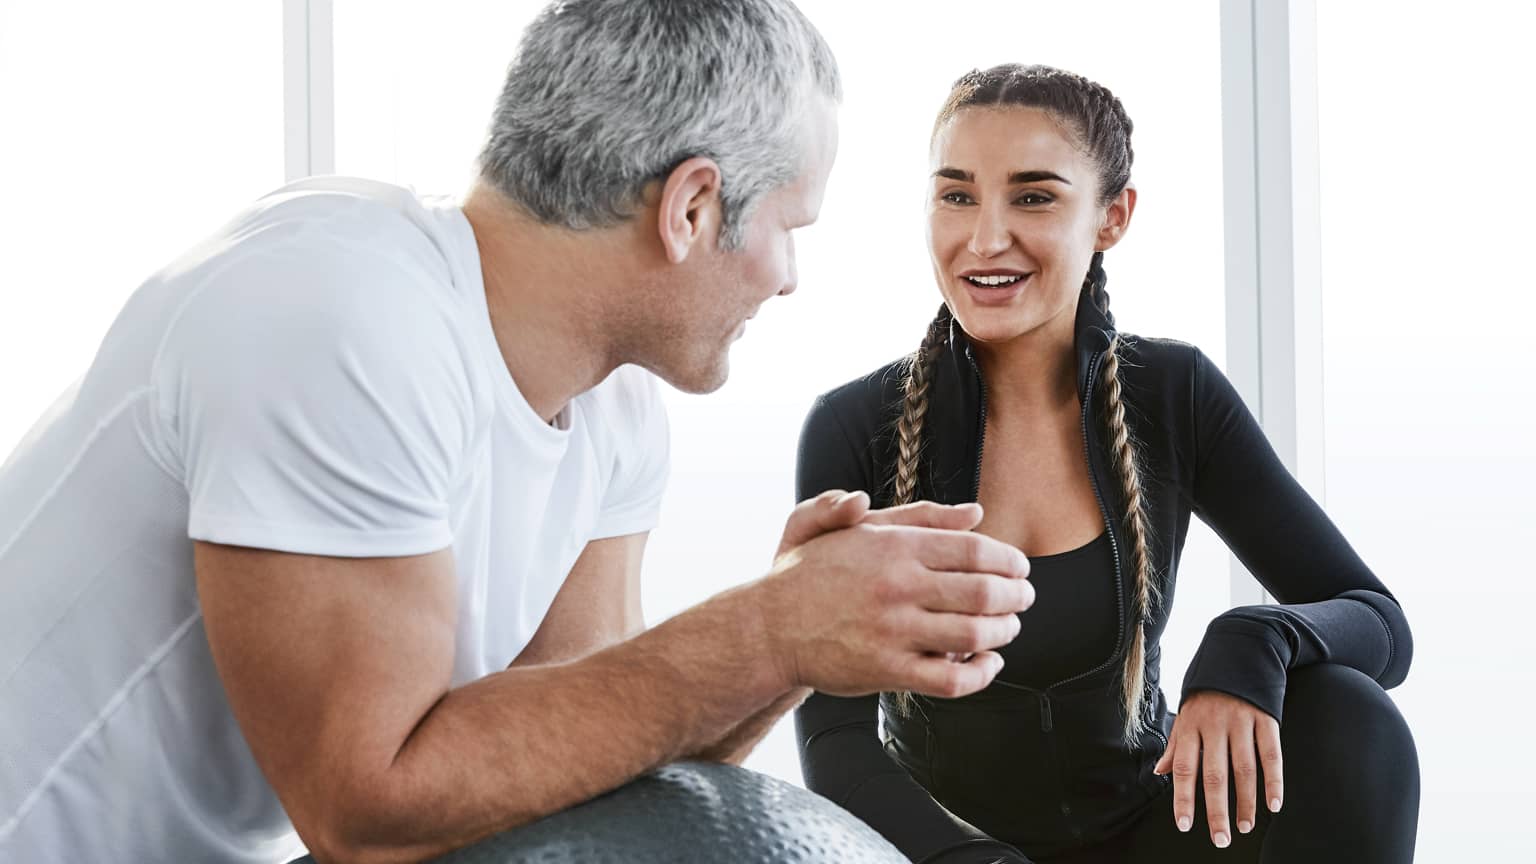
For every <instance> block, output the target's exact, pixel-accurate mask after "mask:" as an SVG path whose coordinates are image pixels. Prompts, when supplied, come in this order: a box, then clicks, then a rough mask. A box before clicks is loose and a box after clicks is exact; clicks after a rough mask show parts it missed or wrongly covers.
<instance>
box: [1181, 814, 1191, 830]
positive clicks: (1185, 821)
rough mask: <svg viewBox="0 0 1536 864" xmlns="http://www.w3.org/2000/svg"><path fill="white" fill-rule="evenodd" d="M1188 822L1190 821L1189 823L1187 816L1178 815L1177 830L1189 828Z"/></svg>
mask: <svg viewBox="0 0 1536 864" xmlns="http://www.w3.org/2000/svg"><path fill="white" fill-rule="evenodd" d="M1189 824H1190V823H1189V817H1188V816H1180V817H1179V830H1180V831H1188V830H1189Z"/></svg>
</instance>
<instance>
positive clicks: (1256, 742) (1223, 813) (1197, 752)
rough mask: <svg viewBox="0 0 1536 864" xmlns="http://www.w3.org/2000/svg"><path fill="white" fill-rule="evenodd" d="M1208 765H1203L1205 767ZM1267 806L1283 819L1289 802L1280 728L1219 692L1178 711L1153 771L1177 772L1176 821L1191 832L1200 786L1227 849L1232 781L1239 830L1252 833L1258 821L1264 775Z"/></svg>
mask: <svg viewBox="0 0 1536 864" xmlns="http://www.w3.org/2000/svg"><path fill="white" fill-rule="evenodd" d="M1202 763H1203V764H1202ZM1260 769H1262V771H1263V775H1264V789H1263V792H1264V801H1265V802H1267V804H1268V806H1269V809H1270V812H1274V813H1278V812H1279V811H1280V803H1281V801H1282V800H1283V798H1284V787H1285V783H1284V776H1283V773H1282V768H1281V757H1280V724H1279V723H1278V722H1276V721H1275V718H1273V717H1271V716H1269V715H1268V714H1266V713H1264V712H1263V711H1261V710H1259V709H1258V708H1256V707H1254V706H1253V705H1252V704H1250V703H1248V702H1245V701H1244V700H1242V699H1239V698H1237V697H1236V696H1229V695H1227V694H1226V693H1220V692H1217V691H1215V690H1202V691H1200V692H1197V693H1194V694H1191V695H1190V696H1189V698H1187V699H1185V700H1184V703H1183V704H1182V705H1180V706H1179V713H1178V715H1177V717H1176V718H1175V719H1174V721H1173V734H1171V735H1169V736H1168V749H1166V750H1164V751H1163V757H1162V758H1161V759H1159V760H1157V765H1156V767H1154V768H1153V769H1152V770H1153V771H1155V772H1156V773H1158V774H1167V773H1168V772H1170V771H1172V772H1173V818H1174V821H1175V822H1177V823H1178V826H1179V830H1180V831H1188V830H1189V829H1190V827H1191V826H1192V825H1193V824H1194V818H1195V789H1196V787H1195V784H1196V783H1197V782H1203V785H1204V786H1205V816H1206V822H1207V824H1208V825H1209V827H1210V832H1211V842H1212V843H1215V844H1216V845H1217V846H1221V847H1225V846H1227V845H1229V844H1230V843H1231V838H1232V835H1231V834H1230V833H1229V831H1230V829H1229V828H1228V827H1227V826H1228V821H1227V780H1228V777H1229V776H1230V777H1231V778H1232V780H1233V782H1234V784H1235V785H1234V792H1235V793H1236V799H1237V830H1238V831H1240V832H1242V833H1244V834H1246V833H1248V832H1249V831H1252V830H1253V826H1254V823H1255V820H1256V817H1257V812H1256V808H1257V805H1256V799H1257V793H1258V791H1259V789H1258V779H1259V771H1260Z"/></svg>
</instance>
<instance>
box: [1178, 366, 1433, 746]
mask: <svg viewBox="0 0 1536 864" xmlns="http://www.w3.org/2000/svg"><path fill="white" fill-rule="evenodd" d="M1191 375H1192V390H1193V393H1194V399H1193V412H1194V416H1193V417H1192V418H1191V420H1192V422H1193V429H1194V436H1195V440H1194V462H1195V465H1194V480H1193V485H1192V489H1191V497H1192V499H1193V500H1192V504H1193V508H1194V512H1195V513H1196V514H1197V515H1199V516H1200V518H1201V519H1202V520H1204V521H1205V522H1206V524H1208V525H1210V526H1211V527H1212V528H1213V529H1214V530H1215V531H1216V533H1217V534H1218V535H1220V536H1221V538H1222V540H1224V541H1225V542H1226V544H1227V546H1228V547H1229V548H1230V549H1231V550H1232V552H1233V553H1234V554H1236V555H1237V557H1238V559H1239V560H1240V561H1242V562H1243V564H1244V566H1246V567H1247V568H1248V570H1249V571H1250V572H1251V573H1253V574H1254V576H1255V577H1256V578H1257V579H1258V580H1259V582H1260V584H1262V585H1263V586H1264V589H1265V590H1266V591H1268V592H1269V593H1270V595H1271V596H1273V597H1274V598H1275V599H1277V600H1279V601H1280V603H1279V604H1278V605H1262V606H1240V607H1238V608H1235V609H1231V610H1229V611H1227V612H1225V613H1223V614H1222V615H1220V616H1218V617H1217V618H1216V620H1214V621H1212V622H1211V624H1210V627H1209V628H1208V629H1207V630H1206V634H1205V638H1204V640H1203V641H1202V642H1201V644H1200V647H1199V650H1197V651H1196V652H1195V657H1194V659H1193V660H1192V661H1191V662H1190V665H1189V670H1188V672H1187V673H1186V674H1185V676H1184V694H1185V696H1188V695H1189V694H1190V693H1192V692H1194V691H1197V690H1219V691H1221V692H1224V693H1229V694H1231V695H1233V696H1237V697H1239V698H1241V699H1245V700H1247V701H1249V702H1251V703H1253V704H1254V705H1256V706H1258V707H1259V708H1261V709H1263V710H1264V711H1265V712H1267V713H1269V714H1270V715H1272V716H1273V717H1274V718H1275V719H1277V720H1279V719H1281V718H1280V714H1281V707H1282V705H1283V704H1284V702H1285V682H1286V675H1287V673H1288V672H1289V670H1291V669H1296V668H1299V667H1302V666H1307V665H1310V664H1313V663H1338V664H1341V665H1344V666H1349V667H1352V668H1354V669H1358V670H1360V671H1361V672H1364V673H1365V674H1367V675H1369V676H1371V677H1372V678H1373V679H1375V680H1376V681H1377V683H1379V684H1381V686H1382V687H1384V688H1390V687H1395V686H1397V685H1398V684H1401V683H1402V681H1403V679H1404V678H1405V677H1406V676H1407V674H1408V666H1409V664H1410V663H1411V661H1412V659H1413V637H1412V635H1411V634H1410V632H1409V630H1408V620H1407V618H1405V617H1404V615H1403V610H1402V608H1401V606H1399V605H1398V602H1397V600H1396V599H1395V598H1394V597H1393V596H1392V594H1391V593H1390V592H1388V591H1387V589H1386V586H1384V585H1383V584H1382V583H1381V581H1380V580H1379V579H1377V578H1376V576H1375V575H1374V574H1373V573H1372V572H1371V571H1370V569H1369V568H1367V567H1366V566H1365V563H1364V562H1363V561H1361V560H1360V556H1359V555H1357V554H1356V553H1355V551H1354V549H1352V548H1350V545H1349V543H1348V542H1347V541H1346V540H1345V539H1344V536H1343V535H1342V534H1341V533H1339V529H1338V528H1337V527H1336V526H1335V525H1334V524H1333V522H1332V520H1330V519H1329V518H1328V516H1327V514H1325V513H1324V512H1323V510H1322V508H1321V507H1319V506H1318V505H1317V502H1316V501H1313V500H1312V497H1311V496H1310V495H1308V494H1307V492H1306V490H1304V489H1303V488H1302V487H1301V484H1299V483H1298V482H1296V480H1295V478H1294V477H1292V476H1291V473H1290V472H1289V471H1288V470H1286V468H1285V466H1284V465H1283V464H1282V463H1281V461H1280V458H1279V457H1278V456H1277V455H1276V454H1275V451H1274V448H1273V447H1271V446H1270V444H1269V441H1268V440H1267V439H1266V438H1265V437H1264V433H1263V431H1262V430H1261V429H1260V428H1259V424H1258V422H1257V421H1256V420H1255V419H1254V417H1253V414H1252V413H1251V412H1249V410H1248V408H1247V406H1246V405H1245V404H1244V403H1243V400H1242V397H1240V396H1239V395H1238V393H1237V391H1236V390H1235V389H1234V388H1233V387H1232V384H1231V382H1229V381H1228V380H1227V378H1226V376H1225V375H1223V374H1222V372H1221V370H1220V369H1219V368H1217V366H1216V364H1215V363H1213V362H1212V361H1211V360H1210V358H1208V357H1206V356H1205V354H1203V353H1201V352H1200V351H1199V349H1195V357H1194V367H1193V371H1192V372H1191Z"/></svg>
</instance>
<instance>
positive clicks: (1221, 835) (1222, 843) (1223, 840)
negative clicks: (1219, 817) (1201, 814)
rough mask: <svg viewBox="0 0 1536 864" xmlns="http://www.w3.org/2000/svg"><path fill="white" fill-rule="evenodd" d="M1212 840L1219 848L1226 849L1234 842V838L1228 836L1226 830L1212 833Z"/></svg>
mask: <svg viewBox="0 0 1536 864" xmlns="http://www.w3.org/2000/svg"><path fill="white" fill-rule="evenodd" d="M1211 842H1213V843H1215V844H1216V848H1217V849H1225V848H1227V846H1228V845H1230V844H1231V843H1232V840H1231V838H1229V837H1227V834H1226V832H1225V831H1217V832H1216V833H1215V834H1213V835H1211Z"/></svg>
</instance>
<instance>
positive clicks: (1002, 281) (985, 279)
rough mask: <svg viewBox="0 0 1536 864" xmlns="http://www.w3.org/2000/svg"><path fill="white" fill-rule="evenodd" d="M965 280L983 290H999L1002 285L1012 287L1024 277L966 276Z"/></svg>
mask: <svg viewBox="0 0 1536 864" xmlns="http://www.w3.org/2000/svg"><path fill="white" fill-rule="evenodd" d="M963 278H964V279H965V280H966V281H968V282H970V283H971V284H972V285H979V286H981V287H983V288H997V287H999V286H1002V285H1012V284H1013V283H1015V282H1017V281H1019V280H1020V279H1023V278H1024V277H1023V276H965V277H963Z"/></svg>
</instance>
